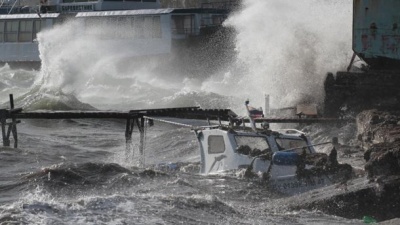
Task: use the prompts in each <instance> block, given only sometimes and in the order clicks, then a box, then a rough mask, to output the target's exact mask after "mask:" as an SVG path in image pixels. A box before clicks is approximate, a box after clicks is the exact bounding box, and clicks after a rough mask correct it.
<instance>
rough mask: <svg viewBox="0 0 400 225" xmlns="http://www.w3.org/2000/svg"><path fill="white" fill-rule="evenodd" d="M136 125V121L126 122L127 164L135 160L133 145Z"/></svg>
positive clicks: (129, 119)
mask: <svg viewBox="0 0 400 225" xmlns="http://www.w3.org/2000/svg"><path fill="white" fill-rule="evenodd" d="M134 125H135V120H134V119H131V118H128V119H127V120H126V129H125V143H126V146H125V160H126V162H127V163H128V162H132V159H133V156H134V154H133V147H132V146H133V145H132V133H133V128H134Z"/></svg>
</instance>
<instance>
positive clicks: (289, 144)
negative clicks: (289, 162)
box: [275, 138, 311, 154]
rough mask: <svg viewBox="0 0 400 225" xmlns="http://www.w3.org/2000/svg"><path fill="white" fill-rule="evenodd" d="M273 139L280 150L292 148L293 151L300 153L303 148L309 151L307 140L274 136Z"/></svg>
mask: <svg viewBox="0 0 400 225" xmlns="http://www.w3.org/2000/svg"><path fill="white" fill-rule="evenodd" d="M275 140H276V143H277V144H278V148H279V149H280V150H288V149H293V152H297V153H299V154H301V153H302V152H303V149H304V148H305V149H306V152H307V153H310V152H311V151H310V148H309V147H308V143H307V141H305V140H303V139H292V138H276V139H275Z"/></svg>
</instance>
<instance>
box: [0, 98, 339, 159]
mask: <svg viewBox="0 0 400 225" xmlns="http://www.w3.org/2000/svg"><path fill="white" fill-rule="evenodd" d="M152 117H155V118H156V117H173V118H184V119H202V120H204V119H206V120H208V121H210V120H217V121H219V124H220V125H221V121H227V122H229V124H230V125H231V126H233V125H240V124H243V123H248V122H249V120H248V119H245V118H241V117H238V115H236V114H235V113H234V112H232V111H231V110H230V109H201V108H200V107H181V108H162V109H140V110H130V111H127V112H119V111H31V112H23V110H22V108H14V99H13V95H12V94H10V109H0V123H1V132H2V138H3V146H10V137H11V134H12V136H13V139H14V148H17V147H18V134H17V124H18V123H20V120H19V119H85V118H91V119H125V120H126V129H125V138H126V143H127V144H129V143H131V142H132V133H133V130H134V127H135V124H136V126H137V127H138V130H139V132H140V144H139V149H140V152H141V153H142V152H143V145H144V128H145V122H146V120H151V118H152ZM338 121H339V120H338V119H335V118H260V119H255V122H256V123H263V122H268V123H336V122H338Z"/></svg>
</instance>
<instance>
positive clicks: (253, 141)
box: [235, 135, 271, 155]
mask: <svg viewBox="0 0 400 225" xmlns="http://www.w3.org/2000/svg"><path fill="white" fill-rule="evenodd" d="M235 141H236V144H237V146H238V149H242V150H244V151H243V152H238V153H240V154H244V155H251V154H253V153H256V152H257V153H261V154H262V153H264V152H266V151H271V150H270V147H269V144H268V142H267V139H265V138H264V137H257V136H239V135H237V136H235Z"/></svg>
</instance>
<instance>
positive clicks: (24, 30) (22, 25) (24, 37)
mask: <svg viewBox="0 0 400 225" xmlns="http://www.w3.org/2000/svg"><path fill="white" fill-rule="evenodd" d="M32 31H33V21H32V20H22V21H20V22H19V35H18V41H19V42H32Z"/></svg>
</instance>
